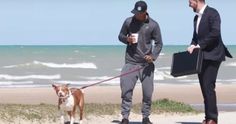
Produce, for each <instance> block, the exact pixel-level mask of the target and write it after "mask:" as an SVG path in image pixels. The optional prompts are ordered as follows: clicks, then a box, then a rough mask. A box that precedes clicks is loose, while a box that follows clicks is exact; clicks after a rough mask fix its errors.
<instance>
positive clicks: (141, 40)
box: [119, 1, 162, 124]
mask: <svg viewBox="0 0 236 124" xmlns="http://www.w3.org/2000/svg"><path fill="white" fill-rule="evenodd" d="M131 12H132V13H133V14H134V16H132V17H129V18H127V19H126V20H125V22H124V24H123V26H122V28H121V31H120V34H119V40H120V41H121V42H122V43H124V44H126V45H127V47H126V55H125V65H124V66H123V68H122V71H121V73H126V72H129V71H130V70H132V69H135V68H141V69H140V70H138V71H135V72H133V73H131V74H128V75H125V76H122V77H121V78H120V87H121V92H122V93H121V98H122V103H121V114H122V116H123V119H122V122H121V124H128V123H129V114H130V109H131V106H132V95H133V90H134V87H135V84H136V82H137V80H138V79H139V80H140V82H141V83H142V91H143V100H142V115H143V120H142V124H152V123H151V122H150V120H149V115H150V110H151V103H152V94H153V89H154V87H153V85H154V84H153V79H154V69H155V66H154V64H153V61H155V60H156V59H157V57H158V56H159V53H160V52H161V49H162V38H161V32H160V27H159V25H158V23H157V22H156V21H154V20H153V19H152V18H151V17H150V16H149V14H148V13H147V4H146V3H145V2H144V1H138V2H136V4H135V6H134V9H133V10H132V11H131Z"/></svg>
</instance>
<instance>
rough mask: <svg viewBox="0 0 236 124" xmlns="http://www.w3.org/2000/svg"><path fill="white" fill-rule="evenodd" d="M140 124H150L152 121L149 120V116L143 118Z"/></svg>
mask: <svg viewBox="0 0 236 124" xmlns="http://www.w3.org/2000/svg"><path fill="white" fill-rule="evenodd" d="M142 124H152V122H151V121H150V120H149V118H143V122H142Z"/></svg>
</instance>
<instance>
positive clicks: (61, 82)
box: [55, 78, 120, 86]
mask: <svg viewBox="0 0 236 124" xmlns="http://www.w3.org/2000/svg"><path fill="white" fill-rule="evenodd" d="M99 81H101V80H93V81H69V80H67V81H66V80H62V81H56V82H55V83H59V84H68V83H69V84H72V85H80V86H86V85H90V84H94V83H98V82H99ZM119 83H120V79H119V78H116V79H113V80H110V81H106V82H102V83H101V84H106V85H116V84H119ZM101 84H98V85H101Z"/></svg>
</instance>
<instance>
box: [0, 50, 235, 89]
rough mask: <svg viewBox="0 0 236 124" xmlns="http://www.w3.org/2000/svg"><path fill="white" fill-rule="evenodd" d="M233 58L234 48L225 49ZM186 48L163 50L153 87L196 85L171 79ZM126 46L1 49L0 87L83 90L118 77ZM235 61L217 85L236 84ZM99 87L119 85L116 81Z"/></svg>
mask: <svg viewBox="0 0 236 124" xmlns="http://www.w3.org/2000/svg"><path fill="white" fill-rule="evenodd" d="M227 47H228V49H229V50H230V52H231V53H232V55H233V56H234V57H235V56H236V45H229V46H227ZM186 48H187V46H184V45H182V46H179V45H178V46H177V45H167V46H164V47H163V49H162V52H161V54H160V56H159V58H158V59H157V60H156V61H155V78H154V80H155V83H157V84H158V83H162V84H197V83H198V79H197V75H188V76H182V77H178V78H174V77H173V76H171V75H170V69H171V62H172V55H173V53H175V52H181V51H185V50H186ZM124 55H125V46H120V45H105V46H100V45H98V46H85V45H84V46H77V45H68V46H67V45H59V46H52V45H50V46H38V45H37V46H24V45H23V46H20V45H19V46H18V45H17V46H13V45H10V46H0V56H1V58H0V87H49V86H51V84H52V83H69V84H71V85H75V86H86V85H89V84H93V83H96V82H98V81H103V80H106V79H109V78H112V77H114V76H117V75H120V71H121V68H122V66H123V65H124ZM235 72H236V59H235V58H233V59H230V58H227V60H226V61H224V62H223V63H222V64H221V67H220V70H219V74H218V79H217V83H222V84H235V83H236V77H235ZM100 85H119V78H116V79H113V80H110V81H107V82H104V83H102V84H100Z"/></svg>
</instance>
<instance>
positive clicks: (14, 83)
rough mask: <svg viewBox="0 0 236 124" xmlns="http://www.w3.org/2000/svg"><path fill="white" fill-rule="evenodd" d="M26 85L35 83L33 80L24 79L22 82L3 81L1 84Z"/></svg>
mask: <svg viewBox="0 0 236 124" xmlns="http://www.w3.org/2000/svg"><path fill="white" fill-rule="evenodd" d="M23 84H24V85H25V84H34V82H33V81H22V82H13V81H1V82H0V86H6V85H23Z"/></svg>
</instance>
